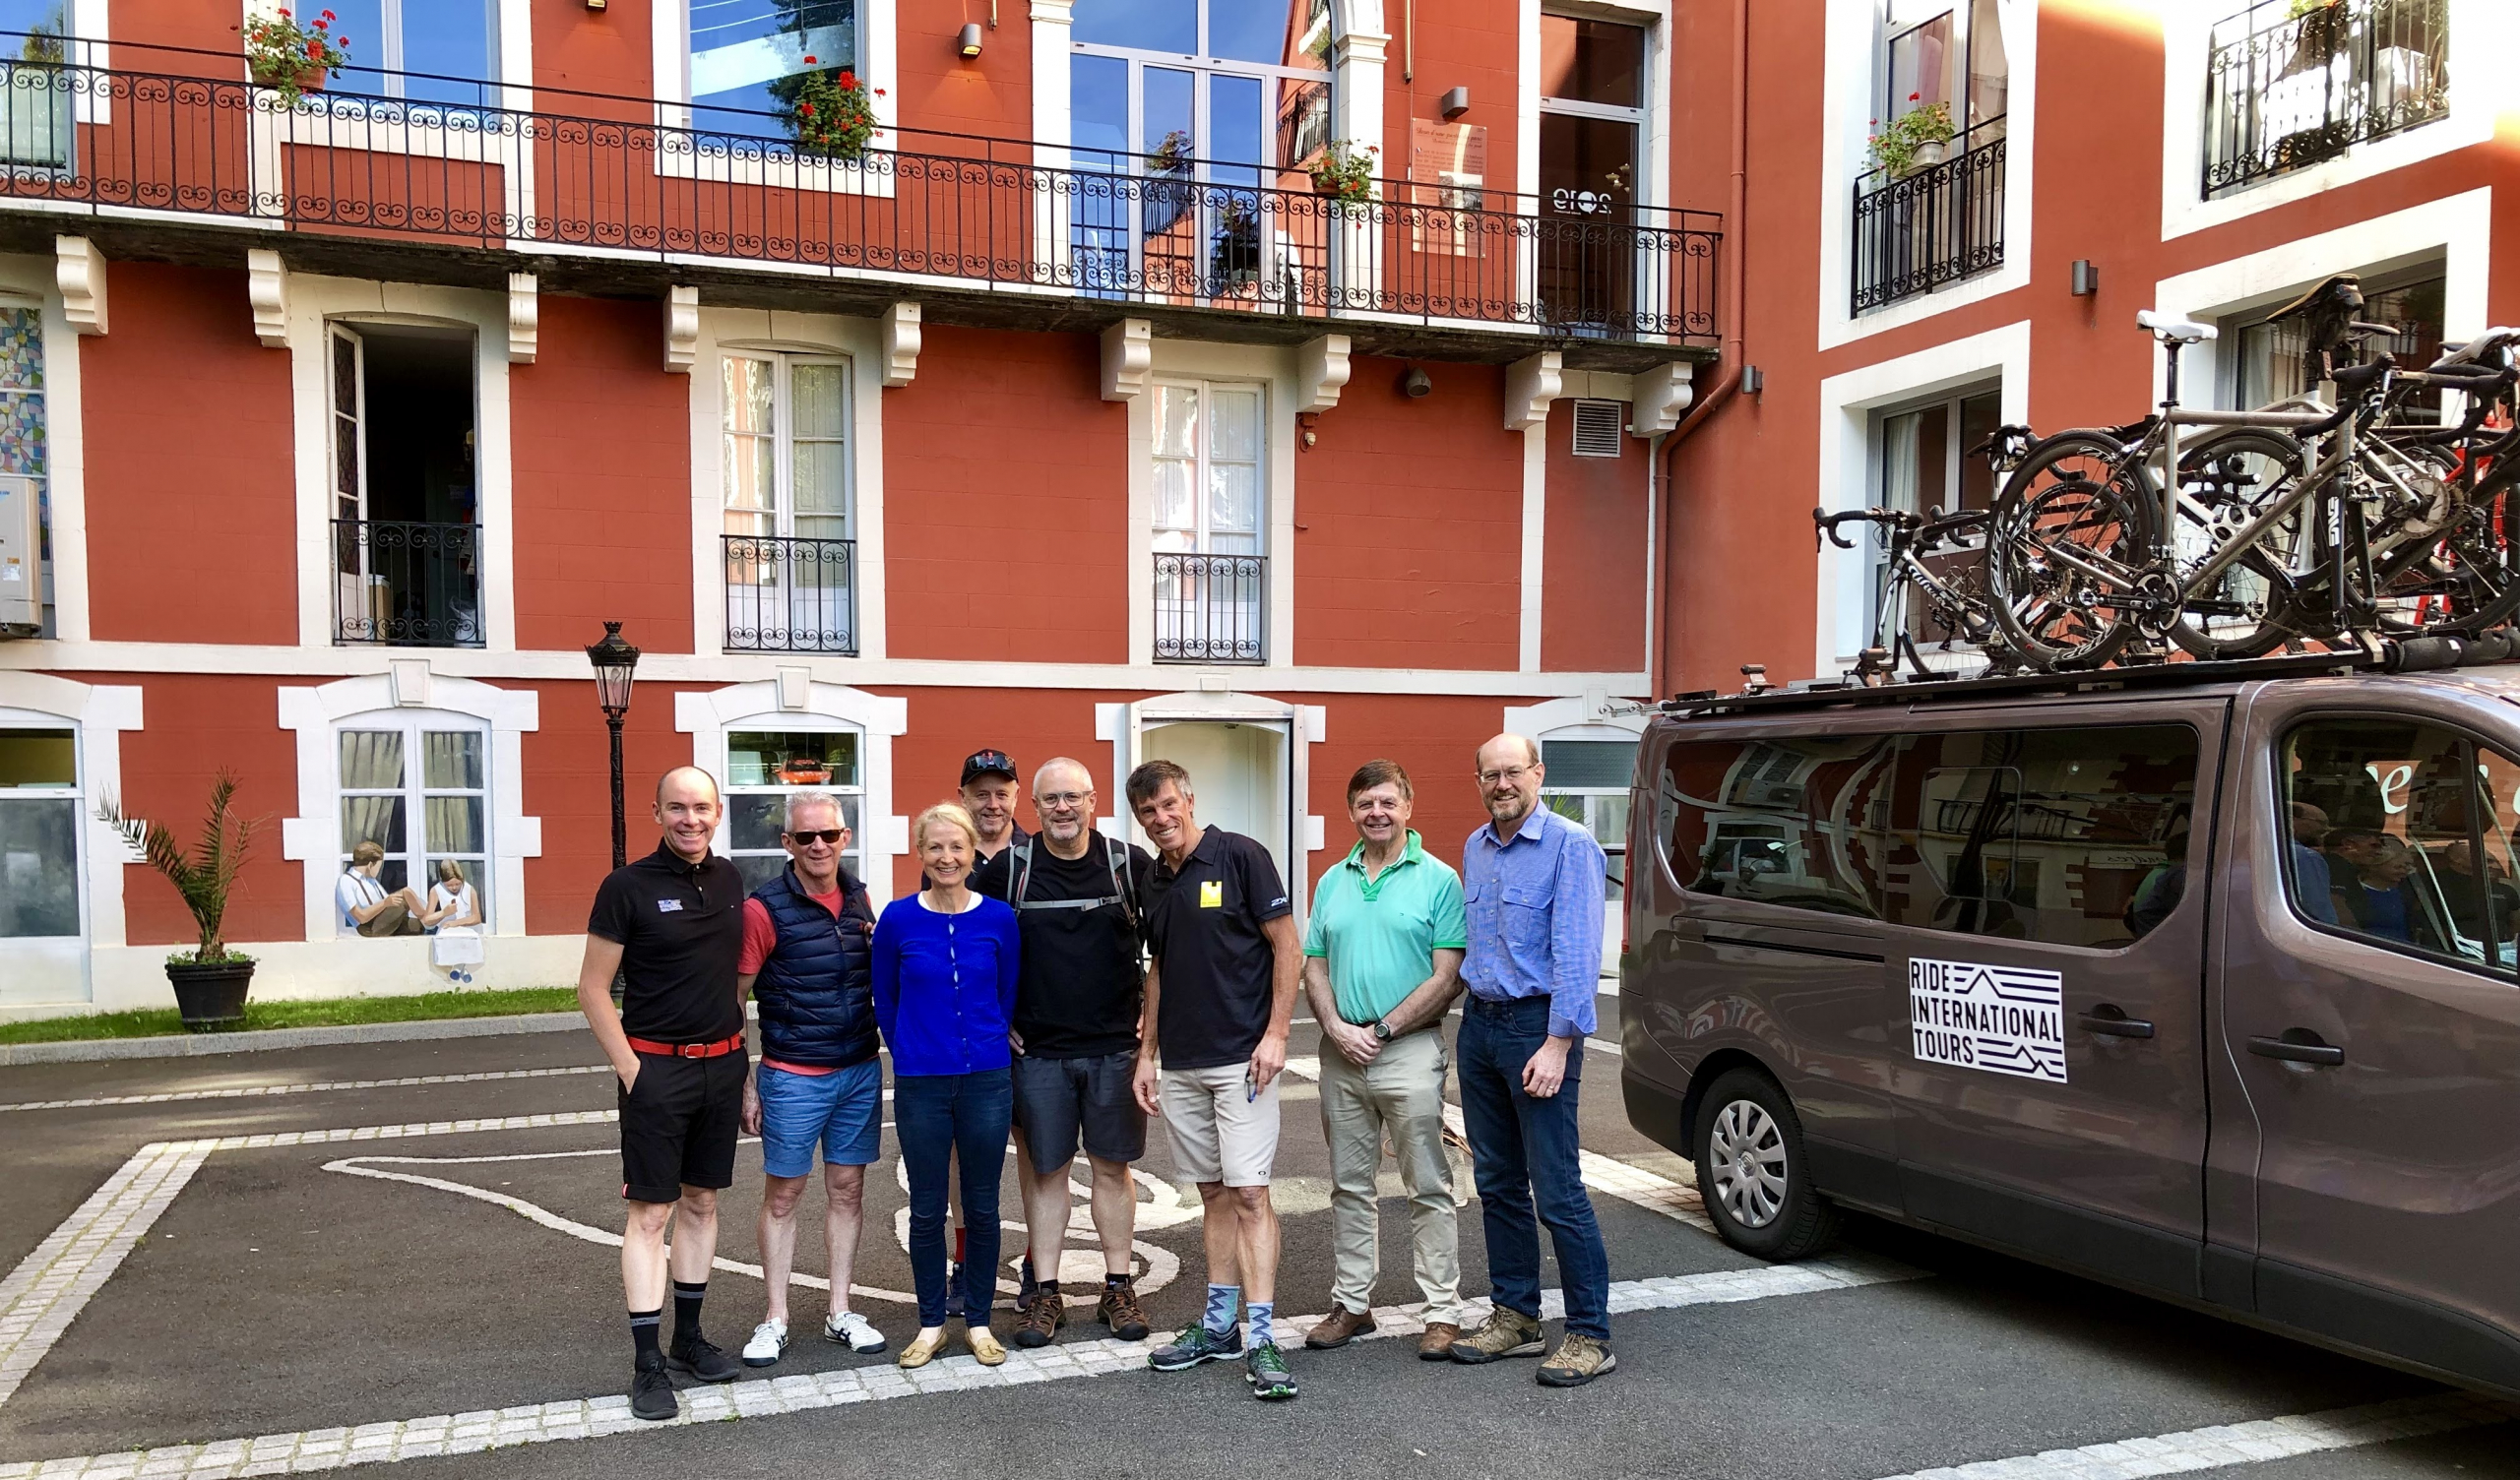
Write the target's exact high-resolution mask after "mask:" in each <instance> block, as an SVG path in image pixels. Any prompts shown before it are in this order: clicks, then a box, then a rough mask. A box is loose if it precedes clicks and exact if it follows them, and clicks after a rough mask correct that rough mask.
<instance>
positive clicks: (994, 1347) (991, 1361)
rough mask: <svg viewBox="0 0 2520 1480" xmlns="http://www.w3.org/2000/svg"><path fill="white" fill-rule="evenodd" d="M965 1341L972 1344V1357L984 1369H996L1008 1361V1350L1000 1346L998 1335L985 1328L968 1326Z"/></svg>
mask: <svg viewBox="0 0 2520 1480" xmlns="http://www.w3.org/2000/svg"><path fill="white" fill-rule="evenodd" d="M963 1339H964V1340H965V1341H966V1342H969V1343H970V1345H971V1348H972V1356H973V1357H974V1358H975V1359H977V1361H978V1362H979V1364H980V1365H981V1366H982V1367H995V1366H996V1365H997V1364H998V1363H1000V1362H1003V1361H1005V1360H1006V1348H1005V1347H1003V1346H1000V1345H999V1344H998V1341H997V1333H996V1332H995V1331H992V1330H990V1329H989V1328H988V1327H987V1326H966V1327H965V1328H964V1330H963Z"/></svg>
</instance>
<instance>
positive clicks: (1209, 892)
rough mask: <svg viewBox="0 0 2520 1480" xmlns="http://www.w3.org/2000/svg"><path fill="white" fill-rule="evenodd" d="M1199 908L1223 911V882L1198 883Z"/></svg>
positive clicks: (1204, 880)
mask: <svg viewBox="0 0 2520 1480" xmlns="http://www.w3.org/2000/svg"><path fill="white" fill-rule="evenodd" d="M1199 907H1200V908H1201V909H1223V908H1224V907H1225V881H1224V880H1222V879H1202V880H1200V881H1199Z"/></svg>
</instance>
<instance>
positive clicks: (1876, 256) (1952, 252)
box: [1853, 116, 2004, 314]
mask: <svg viewBox="0 0 2520 1480" xmlns="http://www.w3.org/2000/svg"><path fill="white" fill-rule="evenodd" d="M1944 150H1945V153H1944V155H1943V157H1942V158H1941V159H1939V160H1937V161H1935V162H1933V163H1930V164H1925V165H1922V167H1920V168H1918V169H1916V170H1913V171H1911V172H1910V173H1908V174H1906V175H1902V176H1900V177H1898V178H1896V179H1893V178H1891V177H1890V176H1889V175H1887V174H1885V173H1883V172H1882V171H1880V170H1874V171H1872V172H1870V173H1868V174H1865V175H1864V176H1863V177H1862V178H1860V179H1859V180H1857V181H1856V183H1855V251H1854V253H1853V257H1854V269H1855V275H1854V276H1855V283H1854V294H1853V296H1854V305H1855V307H1854V311H1855V312H1856V313H1859V314H1860V313H1865V312H1869V311H1870V310H1872V309H1876V308H1882V307H1886V306H1887V305H1889V304H1893V303H1896V302H1898V301H1899V300H1901V299H1903V298H1913V297H1915V296H1917V295H1918V294H1919V293H1930V292H1932V291H1933V290H1934V289H1936V288H1938V287H1942V286H1944V285H1946V284H1949V283H1953V282H1958V281H1959V280H1960V279H1962V278H1973V277H1976V276H1977V275H1978V274H1980V273H1984V272H1986V271H1989V270H1990V269H1994V268H1999V267H2001V266H2003V262H2004V120H2003V119H2002V118H2001V117H2000V116H1998V117H1995V118H1989V119H1987V120H1986V121H1985V122H1984V123H1982V124H1979V125H1978V126H1977V127H1976V128H1973V129H1971V130H1969V131H1968V132H1967V133H1965V134H1961V135H1958V136H1956V137H1955V138H1953V139H1952V140H1951V142H1950V143H1949V144H1948V145H1946V146H1944Z"/></svg>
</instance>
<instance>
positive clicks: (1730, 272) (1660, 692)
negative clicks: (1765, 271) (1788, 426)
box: [1648, 0, 1750, 699]
mask: <svg viewBox="0 0 2520 1480" xmlns="http://www.w3.org/2000/svg"><path fill="white" fill-rule="evenodd" d="M1749 155H1750V0H1733V192H1732V196H1733V198H1732V209H1731V210H1730V211H1729V212H1728V213H1727V214H1726V216H1725V240H1724V291H1723V293H1722V294H1721V295H1719V297H1718V299H1717V305H1716V306H1717V307H1718V308H1719V309H1720V310H1726V311H1727V312H1726V320H1725V322H1726V324H1727V326H1728V328H1727V331H1726V333H1725V335H1724V341H1723V342H1724V354H1723V365H1724V378H1723V379H1722V380H1719V381H1717V382H1716V383H1715V384H1714V386H1712V387H1711V388H1709V389H1708V391H1707V393H1706V395H1704V396H1702V397H1700V398H1698V401H1697V404H1696V405H1694V406H1692V407H1690V409H1689V413H1688V415H1686V416H1684V417H1682V418H1681V419H1680V424H1679V425H1678V426H1676V427H1674V428H1672V429H1671V432H1670V436H1669V437H1668V438H1666V439H1665V440H1664V443H1663V448H1662V454H1663V463H1662V474H1663V487H1662V496H1663V497H1665V498H1670V496H1671V490H1672V487H1673V484H1674V482H1675V479H1674V478H1673V476H1672V465H1673V464H1674V463H1677V462H1678V461H1679V449H1680V444H1682V443H1684V442H1686V441H1687V440H1688V439H1689V434H1690V433H1691V432H1694V431H1696V430H1697V429H1698V427H1699V425H1700V424H1702V423H1703V422H1704V421H1705V420H1706V419H1707V417H1708V416H1710V415H1712V414H1713V413H1714V411H1715V409H1716V407H1718V406H1721V405H1723V404H1724V403H1725V402H1726V401H1730V400H1732V399H1733V392H1735V391H1737V390H1739V389H1740V388H1741V359H1742V357H1741V321H1742V320H1743V319H1744V318H1746V317H1747V316H1748V305H1747V304H1746V303H1744V302H1743V300H1742V286H1741V284H1742V261H1743V259H1744V258H1745V257H1747V255H1748V254H1747V253H1746V252H1744V251H1743V250H1742V247H1741V244H1742V241H1743V240H1744V238H1745V237H1746V236H1747V235H1748V230H1747V227H1748V222H1747V220H1746V219H1745V215H1746V210H1747V208H1746V205H1745V201H1746V196H1747V190H1748V181H1749ZM1648 496H1649V497H1651V496H1653V490H1651V489H1650V488H1649V490H1648ZM1662 512H1663V518H1662V519H1661V520H1660V521H1659V522H1658V523H1657V524H1656V525H1655V531H1654V538H1655V549H1654V570H1655V574H1656V577H1657V579H1656V580H1655V581H1654V582H1653V586H1654V599H1653V606H1654V632H1655V639H1656V641H1655V644H1654V653H1653V668H1654V672H1653V679H1654V697H1655V698H1656V699H1663V698H1666V697H1668V696H1669V695H1670V693H1671V683H1670V678H1671V673H1670V668H1671V664H1670V648H1671V645H1670V636H1669V634H1670V621H1669V620H1668V619H1669V617H1670V605H1671V566H1670V544H1671V516H1672V513H1673V512H1674V511H1673V510H1671V509H1670V508H1665V509H1664V510H1663V511H1662Z"/></svg>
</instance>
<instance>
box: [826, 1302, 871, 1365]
mask: <svg viewBox="0 0 2520 1480" xmlns="http://www.w3.org/2000/svg"><path fill="white" fill-rule="evenodd" d="M823 1339H824V1340H826V1341H837V1342H839V1343H840V1344H841V1345H843V1346H846V1347H848V1348H849V1349H850V1350H851V1351H853V1352H856V1353H857V1354H858V1355H860V1356H868V1357H871V1356H873V1355H874V1354H875V1353H877V1352H879V1351H882V1350H883V1349H884V1333H883V1332H882V1331H879V1330H877V1329H875V1323H873V1322H871V1321H869V1320H867V1319H866V1318H865V1317H863V1316H860V1315H858V1314H857V1313H856V1312H855V1311H834V1312H833V1313H832V1314H831V1315H829V1316H827V1317H825V1318H824V1319H823Z"/></svg>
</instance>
